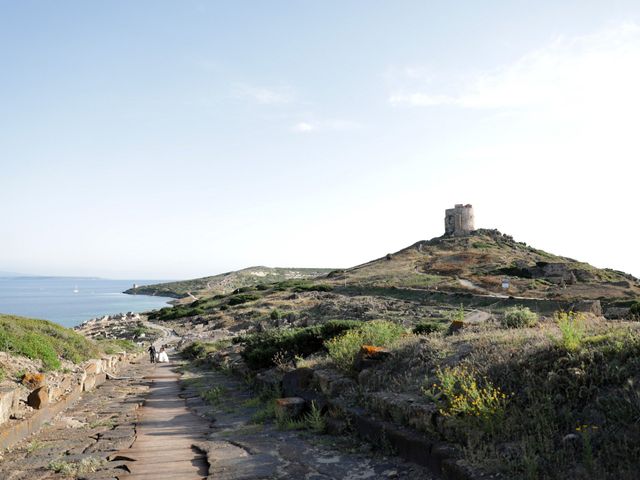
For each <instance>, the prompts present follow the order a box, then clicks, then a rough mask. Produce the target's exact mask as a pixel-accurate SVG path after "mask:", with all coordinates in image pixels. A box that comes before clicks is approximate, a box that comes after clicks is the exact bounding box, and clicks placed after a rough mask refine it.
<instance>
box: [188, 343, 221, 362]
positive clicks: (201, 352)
mask: <svg viewBox="0 0 640 480" xmlns="http://www.w3.org/2000/svg"><path fill="white" fill-rule="evenodd" d="M229 345H231V340H217V341H215V342H193V343H192V344H190V345H188V346H187V347H185V348H184V349H183V350H182V352H181V353H182V354H183V355H184V356H186V357H187V358H191V359H193V360H202V359H204V358H206V357H207V355H208V354H209V353H213V352H217V351H218V350H220V349H222V348H226V347H228V346H229Z"/></svg>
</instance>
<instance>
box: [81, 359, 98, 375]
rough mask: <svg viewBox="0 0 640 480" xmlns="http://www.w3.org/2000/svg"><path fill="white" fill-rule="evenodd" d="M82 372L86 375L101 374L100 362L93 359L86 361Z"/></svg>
mask: <svg viewBox="0 0 640 480" xmlns="http://www.w3.org/2000/svg"><path fill="white" fill-rule="evenodd" d="M84 371H85V372H86V373H87V375H91V374H97V373H101V372H102V361H101V360H97V359H95V358H92V359H91V360H87V362H86V363H85V364H84Z"/></svg>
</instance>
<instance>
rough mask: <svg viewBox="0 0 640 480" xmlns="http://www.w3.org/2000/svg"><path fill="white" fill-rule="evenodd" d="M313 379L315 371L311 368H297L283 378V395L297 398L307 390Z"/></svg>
mask: <svg viewBox="0 0 640 480" xmlns="http://www.w3.org/2000/svg"><path fill="white" fill-rule="evenodd" d="M312 379H313V370H312V369H310V368H297V369H295V370H292V371H290V372H287V373H285V374H284V376H283V377H282V393H284V394H285V395H286V396H287V397H295V396H298V395H300V393H301V392H303V391H304V390H307V389H308V388H309V385H310V384H311V380H312Z"/></svg>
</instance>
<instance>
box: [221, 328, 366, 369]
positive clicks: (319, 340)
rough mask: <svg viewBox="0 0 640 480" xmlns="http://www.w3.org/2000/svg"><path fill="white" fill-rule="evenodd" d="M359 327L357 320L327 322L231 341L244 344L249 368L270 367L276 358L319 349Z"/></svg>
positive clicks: (244, 355)
mask: <svg viewBox="0 0 640 480" xmlns="http://www.w3.org/2000/svg"><path fill="white" fill-rule="evenodd" d="M360 325H362V322H359V321H356V320H330V321H328V322H326V323H324V324H322V325H314V326H311V327H302V328H282V329H273V330H267V331H266V332H261V333H256V334H251V335H245V336H241V337H236V338H234V340H233V341H234V343H243V344H244V345H245V347H244V350H243V352H242V357H243V358H244V360H245V362H246V363H247V365H248V366H249V367H250V368H252V369H255V370H257V369H261V368H268V367H272V366H273V365H274V364H275V363H274V360H275V359H276V356H279V357H282V356H284V357H287V358H290V359H293V358H294V357H296V356H303V357H304V356H307V355H311V354H312V353H315V352H318V351H320V350H322V348H323V346H324V344H325V342H326V341H327V340H329V339H331V338H334V337H336V336H337V335H340V334H342V333H344V332H345V331H348V330H351V329H353V328H356V327H358V326H360Z"/></svg>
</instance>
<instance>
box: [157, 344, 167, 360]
mask: <svg viewBox="0 0 640 480" xmlns="http://www.w3.org/2000/svg"><path fill="white" fill-rule="evenodd" d="M168 361H169V356H168V355H167V352H165V351H164V347H160V353H159V354H158V362H160V363H167V362H168Z"/></svg>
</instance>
